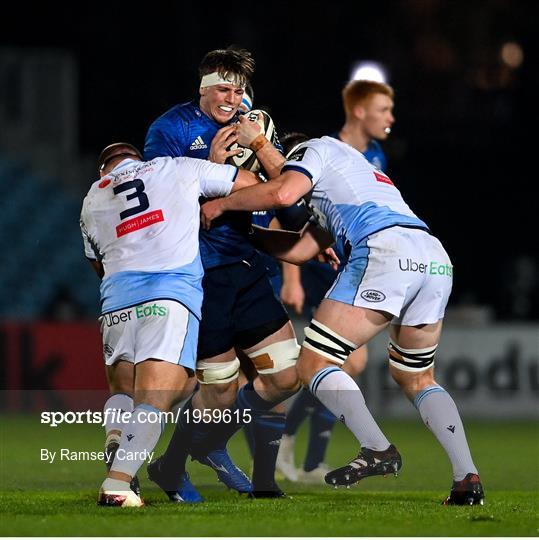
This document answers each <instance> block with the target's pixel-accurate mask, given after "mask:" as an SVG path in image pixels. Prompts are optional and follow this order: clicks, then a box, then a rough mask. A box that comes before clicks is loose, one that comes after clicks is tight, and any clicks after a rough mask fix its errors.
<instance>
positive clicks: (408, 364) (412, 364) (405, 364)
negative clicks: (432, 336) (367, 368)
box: [387, 340, 438, 372]
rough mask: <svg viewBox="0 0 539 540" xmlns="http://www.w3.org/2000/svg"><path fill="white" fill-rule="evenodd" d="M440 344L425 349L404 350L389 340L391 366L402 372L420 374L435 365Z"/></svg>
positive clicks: (388, 348)
mask: <svg viewBox="0 0 539 540" xmlns="http://www.w3.org/2000/svg"><path fill="white" fill-rule="evenodd" d="M437 348H438V344H436V345H433V346H432V347H427V348H425V349H403V348H402V347H399V346H398V345H396V344H395V343H393V341H391V340H389V345H388V346H387V350H388V352H389V364H390V365H392V366H393V367H395V368H397V369H400V370H401V371H411V372H420V371H425V370H427V369H429V368H430V367H432V366H433V365H434V354H435V353H436V349H437Z"/></svg>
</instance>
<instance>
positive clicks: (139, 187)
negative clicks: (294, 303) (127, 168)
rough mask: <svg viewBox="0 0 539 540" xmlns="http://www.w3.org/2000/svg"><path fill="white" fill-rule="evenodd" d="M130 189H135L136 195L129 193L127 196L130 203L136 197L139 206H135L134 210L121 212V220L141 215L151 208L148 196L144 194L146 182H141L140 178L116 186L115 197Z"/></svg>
mask: <svg viewBox="0 0 539 540" xmlns="http://www.w3.org/2000/svg"><path fill="white" fill-rule="evenodd" d="M130 189H134V190H135V191H134V193H129V194H128V195H127V200H128V201H130V200H131V199H134V198H135V197H136V198H137V199H138V202H139V203H138V205H137V206H133V207H132V208H128V209H127V210H124V211H123V212H120V219H125V218H126V217H129V216H134V215H135V214H140V212H144V210H148V208H150V201H148V196H147V195H146V193H144V182H143V181H142V180H140V178H136V179H135V180H130V181H129V182H124V183H123V184H120V185H119V186H116V187H115V188H114V190H113V191H114V195H118V193H123V192H124V191H129V190H130Z"/></svg>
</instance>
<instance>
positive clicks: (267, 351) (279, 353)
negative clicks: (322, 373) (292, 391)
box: [248, 339, 299, 375]
mask: <svg viewBox="0 0 539 540" xmlns="http://www.w3.org/2000/svg"><path fill="white" fill-rule="evenodd" d="M248 356H249V358H250V359H251V360H252V362H253V364H254V366H255V368H256V370H257V371H258V373H260V374H261V375H270V374H272V373H278V372H279V371H283V370H285V369H286V368H289V367H290V366H294V365H296V362H297V359H298V356H299V345H298V342H297V341H296V340H295V339H286V340H284V341H279V342H278V343H272V344H271V345H268V346H267V347H263V348H262V349H258V351H255V352H252V353H249V354H248Z"/></svg>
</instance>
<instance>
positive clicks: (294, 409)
mask: <svg viewBox="0 0 539 540" xmlns="http://www.w3.org/2000/svg"><path fill="white" fill-rule="evenodd" d="M317 402H318V400H317V399H316V398H315V397H314V396H313V395H312V394H311V392H309V389H308V388H302V389H301V390H300V391H299V393H298V395H297V397H296V399H295V400H294V402H293V403H292V406H291V407H290V409H289V410H288V411H287V413H286V425H285V428H284V433H285V435H295V434H296V432H297V430H298V428H299V426H300V425H301V423H302V422H303V421H304V420H305V418H307V416H308V415H309V413H310V412H311V409H313V408H314V407H315V406H316V403H317Z"/></svg>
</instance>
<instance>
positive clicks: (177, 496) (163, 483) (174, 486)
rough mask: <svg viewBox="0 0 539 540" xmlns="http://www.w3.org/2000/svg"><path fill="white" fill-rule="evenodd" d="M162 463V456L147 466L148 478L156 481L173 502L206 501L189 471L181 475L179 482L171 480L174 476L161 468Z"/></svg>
mask: <svg viewBox="0 0 539 540" xmlns="http://www.w3.org/2000/svg"><path fill="white" fill-rule="evenodd" d="M161 465H162V458H161V457H158V458H157V459H156V460H155V461H152V462H151V463H150V464H149V465H148V467H147V468H146V471H147V472H148V479H149V480H151V481H152V482H155V483H156V484H157V485H158V486H159V487H160V488H161V489H162V490H163V491H164V492H165V493H166V494H167V497H168V498H169V499H170V500H171V501H172V502H175V503H200V502H203V501H204V499H203V498H202V496H201V495H200V493H199V492H198V491H197V489H196V488H195V486H194V485H193V484H192V483H191V480H190V479H189V474H188V473H187V471H185V472H184V473H183V474H182V475H181V478H180V480H179V482H174V481H172V480H171V477H172V476H171V475H170V474H167V473H165V472H164V471H163V470H162V469H161Z"/></svg>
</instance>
